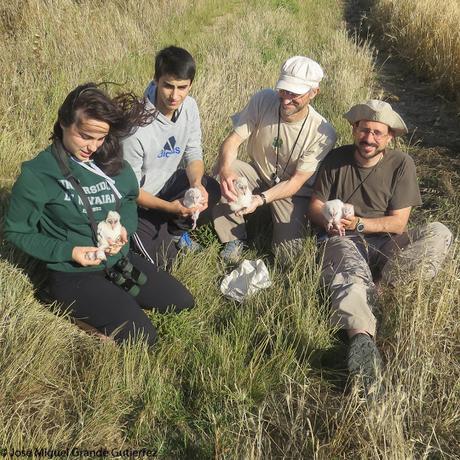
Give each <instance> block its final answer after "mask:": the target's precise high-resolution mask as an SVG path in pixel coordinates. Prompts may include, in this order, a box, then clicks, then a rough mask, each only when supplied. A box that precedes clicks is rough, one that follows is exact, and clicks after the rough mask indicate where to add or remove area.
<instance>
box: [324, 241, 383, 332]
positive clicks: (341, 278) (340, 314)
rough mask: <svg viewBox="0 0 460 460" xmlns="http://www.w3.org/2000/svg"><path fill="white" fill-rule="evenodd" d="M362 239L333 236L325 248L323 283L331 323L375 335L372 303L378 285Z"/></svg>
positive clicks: (342, 327)
mask: <svg viewBox="0 0 460 460" xmlns="http://www.w3.org/2000/svg"><path fill="white" fill-rule="evenodd" d="M365 257H366V248H365V243H364V242H363V241H362V240H361V239H360V238H359V237H357V238H355V239H353V240H352V239H351V238H347V237H340V236H334V237H332V238H329V239H328V240H327V241H326V243H325V247H324V255H323V263H322V269H321V280H322V282H323V283H324V284H325V285H327V286H328V287H329V288H330V291H331V307H332V317H331V323H332V324H333V325H334V326H338V327H340V328H341V329H364V330H365V331H367V332H368V333H369V334H371V335H372V336H374V335H375V330H376V319H375V316H374V314H373V313H372V306H371V299H372V297H373V296H374V295H375V285H374V283H373V281H372V274H371V270H370V268H369V265H368V261H367V260H366V258H365Z"/></svg>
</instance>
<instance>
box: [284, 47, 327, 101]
mask: <svg viewBox="0 0 460 460" xmlns="http://www.w3.org/2000/svg"><path fill="white" fill-rule="evenodd" d="M323 77H324V72H323V69H322V68H321V66H320V65H319V64H318V63H317V62H315V61H314V60H313V59H310V58H307V57H305V56H294V57H291V58H289V59H288V60H287V61H286V62H285V63H284V64H283V65H282V66H281V72H280V76H279V79H278V83H276V86H275V89H277V90H280V89H284V90H285V91H289V92H291V93H294V94H305V93H308V91H310V90H311V89H313V88H318V87H319V82H320V81H321V80H322V79H323Z"/></svg>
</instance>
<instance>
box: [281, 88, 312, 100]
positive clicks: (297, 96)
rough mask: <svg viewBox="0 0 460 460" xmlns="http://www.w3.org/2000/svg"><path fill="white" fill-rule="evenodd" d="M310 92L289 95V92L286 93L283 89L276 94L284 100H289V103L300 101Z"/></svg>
mask: <svg viewBox="0 0 460 460" xmlns="http://www.w3.org/2000/svg"><path fill="white" fill-rule="evenodd" d="M309 92H310V91H307V92H306V93H303V94H296V93H291V92H290V91H286V90H285V89H279V90H278V94H279V95H280V96H281V97H282V98H284V99H290V100H291V101H298V100H299V99H302V98H303V97H304V96H305V95H307V94H308V93H309Z"/></svg>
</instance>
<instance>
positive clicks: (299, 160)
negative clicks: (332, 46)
mask: <svg viewBox="0 0 460 460" xmlns="http://www.w3.org/2000/svg"><path fill="white" fill-rule="evenodd" d="M322 78H323V70H322V69H321V67H320V66H319V64H318V63H316V62H315V61H313V60H312V59H309V58H307V57H303V56H294V57H292V58H290V59H288V60H287V61H286V62H285V63H284V64H283V66H282V68H281V73H280V76H279V80H278V82H277V84H276V90H272V89H264V90H262V91H259V92H258V93H256V94H255V95H254V96H253V97H252V98H251V99H250V101H249V102H248V104H247V105H246V107H245V108H244V109H243V110H242V111H241V112H239V113H237V114H235V115H234V116H233V117H232V122H233V131H232V132H231V133H230V134H229V135H228V136H227V138H226V139H225V140H224V142H223V143H222V146H221V148H220V155H219V160H218V164H217V172H218V174H219V178H220V186H221V191H222V195H223V198H222V201H221V203H220V204H219V205H217V206H216V207H215V208H214V210H213V216H214V226H215V229H216V232H217V234H218V236H219V239H220V241H221V242H222V243H224V249H223V250H222V252H221V256H222V257H223V258H224V259H225V260H233V261H234V260H237V259H238V258H239V257H240V256H241V252H242V250H243V248H244V246H245V242H246V240H247V234H246V227H245V220H244V215H247V214H251V213H253V212H254V211H255V210H256V209H257V208H258V207H260V206H264V205H269V206H270V210H271V213H272V220H273V243H272V246H273V249H274V250H275V251H276V250H277V249H279V248H286V249H288V250H289V252H291V251H292V249H293V248H295V247H297V245H298V242H299V241H301V238H302V237H303V236H304V233H305V214H306V212H307V210H308V205H309V198H310V196H311V192H312V184H313V181H314V176H315V172H316V171H317V168H318V165H319V163H320V162H321V160H322V159H323V158H324V157H325V156H326V155H327V153H328V152H329V151H330V150H331V148H332V147H333V146H334V144H335V140H336V134H335V131H334V128H333V127H332V126H331V125H330V124H329V123H328V122H327V121H326V120H325V119H324V118H323V117H322V116H321V115H320V114H319V113H318V112H316V111H315V109H313V107H311V105H310V102H311V101H312V99H314V98H315V97H316V95H317V94H318V93H319V83H320V81H321V79H322ZM246 139H247V140H248V144H247V153H248V156H249V158H250V163H246V162H243V161H241V160H238V159H237V156H238V148H239V146H240V145H241V144H242V143H243V142H244V141H245V140H246ZM241 176H242V177H246V178H247V180H248V182H249V186H250V188H251V189H254V191H253V193H254V195H253V198H252V202H251V204H250V205H249V206H247V207H246V208H244V209H243V210H242V211H241V212H239V213H238V212H237V213H235V212H232V210H231V209H230V206H229V203H231V202H232V201H235V200H236V199H237V192H236V190H235V187H234V181H235V180H236V179H237V178H238V177H241Z"/></svg>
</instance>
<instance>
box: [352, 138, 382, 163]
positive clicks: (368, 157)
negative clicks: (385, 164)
mask: <svg viewBox="0 0 460 460" xmlns="http://www.w3.org/2000/svg"><path fill="white" fill-rule="evenodd" d="M364 146H369V147H374V148H375V150H374V151H373V152H372V153H367V152H365V151H364V149H363V150H361V148H360V147H364ZM356 151H357V152H358V155H359V156H360V157H361V158H363V159H365V160H372V158H375V157H376V156H377V155H380V154H381V153H382V152H384V151H385V148H384V147H383V148H382V147H381V148H379V146H378V145H377V144H373V143H369V142H365V141H361V142H359V143H358V145H356Z"/></svg>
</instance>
